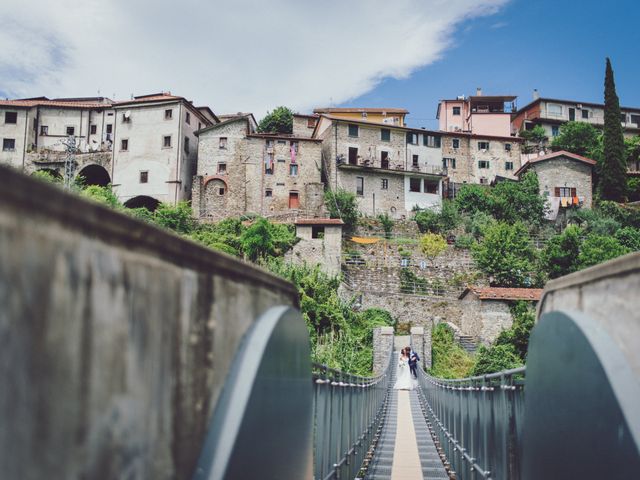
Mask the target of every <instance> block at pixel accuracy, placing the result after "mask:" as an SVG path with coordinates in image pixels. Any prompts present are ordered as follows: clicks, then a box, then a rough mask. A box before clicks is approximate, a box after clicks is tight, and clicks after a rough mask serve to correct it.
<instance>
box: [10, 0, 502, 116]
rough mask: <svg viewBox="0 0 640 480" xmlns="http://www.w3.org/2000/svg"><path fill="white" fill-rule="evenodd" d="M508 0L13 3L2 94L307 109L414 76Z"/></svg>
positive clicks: (233, 108)
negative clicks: (462, 29)
mask: <svg viewBox="0 0 640 480" xmlns="http://www.w3.org/2000/svg"><path fill="white" fill-rule="evenodd" d="M507 1H508V0H420V1H418V0H393V1H389V0H324V1H317V0H316V1H308V0H228V1H224V2H223V1H219V0H213V1H212V0H209V1H206V0H182V1H181V2H176V1H169V0H157V1H155V2H153V3H150V2H149V3H147V2H144V1H140V0H83V1H82V2H77V0H57V1H50V0H8V2H7V0H5V2H4V3H5V5H4V7H3V11H4V12H5V17H7V14H6V12H9V13H8V18H5V19H4V20H3V29H1V30H0V45H2V48H1V49H0V92H3V93H4V94H5V95H9V96H11V97H20V96H36V95H47V96H50V97H56V96H91V95H96V93H97V91H98V90H100V92H101V94H102V95H105V96H112V95H114V94H115V98H118V99H124V98H128V97H129V95H130V94H131V93H134V94H136V95H141V94H145V93H153V92H157V91H161V90H170V91H171V92H172V93H173V94H176V95H182V96H186V97H188V98H190V99H193V100H194V101H195V103H197V104H207V105H209V106H211V107H212V109H213V110H214V111H215V112H218V113H223V112H232V111H253V112H255V113H256V114H258V115H261V114H263V113H264V112H265V111H266V110H267V109H270V108H272V107H274V106H277V105H288V106H290V107H292V108H294V109H297V110H300V111H304V110H308V109H311V108H313V107H314V106H326V105H327V104H328V103H329V101H330V99H331V100H332V101H333V103H336V104H338V103H341V102H346V101H348V100H349V99H352V98H355V97H357V96H358V95H361V94H363V93H365V92H367V91H369V90H371V89H372V88H373V87H375V85H376V84H377V83H378V82H379V81H381V80H382V79H384V78H387V77H392V78H406V77H407V76H409V75H410V74H411V73H412V72H413V71H415V70H416V69H418V68H420V67H423V66H425V65H428V64H429V63H431V62H433V61H435V60H437V59H438V58H439V57H440V56H441V55H442V54H443V52H444V50H445V49H446V47H447V46H448V45H449V42H450V40H451V35H452V33H453V31H454V29H455V27H456V25H457V24H458V23H459V22H461V21H463V20H465V19H468V18H471V17H476V16H481V15H489V14H492V13H494V12H495V11H496V10H497V9H498V8H499V7H500V6H502V5H503V4H504V3H506V2H507ZM7 3H8V5H7ZM5 26H6V28H5Z"/></svg>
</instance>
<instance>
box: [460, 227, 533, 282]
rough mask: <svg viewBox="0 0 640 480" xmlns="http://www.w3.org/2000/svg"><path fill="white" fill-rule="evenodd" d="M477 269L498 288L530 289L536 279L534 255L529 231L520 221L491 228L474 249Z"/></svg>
mask: <svg viewBox="0 0 640 480" xmlns="http://www.w3.org/2000/svg"><path fill="white" fill-rule="evenodd" d="M472 252H473V257H474V259H475V261H476V263H477V265H478V267H479V268H480V269H481V270H482V271H483V272H484V273H485V274H486V275H488V276H490V277H491V278H492V281H491V284H492V285H495V286H499V287H529V286H531V284H532V283H534V280H533V279H532V278H531V275H532V273H535V272H534V270H535V269H534V261H535V252H534V249H533V246H532V244H531V239H530V238H529V233H528V231H527V228H526V227H525V226H524V225H523V224H522V223H520V222H517V223H514V224H513V225H509V224H508V223H504V222H498V223H496V224H495V225H493V226H491V227H488V228H487V230H486V231H485V235H484V238H483V240H482V241H481V242H480V243H477V244H475V245H474V246H473V248H472Z"/></svg>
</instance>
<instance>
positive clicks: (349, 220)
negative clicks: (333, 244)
mask: <svg viewBox="0 0 640 480" xmlns="http://www.w3.org/2000/svg"><path fill="white" fill-rule="evenodd" d="M324 203H325V205H326V206H327V208H328V209H329V216H330V217H331V218H341V219H342V221H343V222H344V229H345V231H347V232H351V231H353V230H354V229H355V227H356V224H357V223H358V217H359V216H360V212H359V211H358V203H357V202H356V196H355V195H354V194H353V193H351V192H348V191H347V190H343V189H338V190H337V191H335V192H334V191H332V190H327V191H326V192H325V194H324Z"/></svg>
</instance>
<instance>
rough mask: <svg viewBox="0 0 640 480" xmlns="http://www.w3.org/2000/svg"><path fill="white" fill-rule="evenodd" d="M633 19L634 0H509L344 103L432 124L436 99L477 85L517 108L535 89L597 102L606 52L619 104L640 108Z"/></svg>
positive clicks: (636, 13)
mask: <svg viewBox="0 0 640 480" xmlns="http://www.w3.org/2000/svg"><path fill="white" fill-rule="evenodd" d="M577 5H580V7H579V8H577ZM639 20H640V2H634V1H632V0H622V1H619V0H610V1H608V2H604V1H601V0H581V1H580V2H577V1H576V2H572V1H566V0H556V1H552V0H528V1H527V0H512V1H511V2H510V3H508V4H507V5H506V6H504V7H502V8H501V9H500V11H499V12H498V13H496V14H494V15H492V16H489V17H481V18H476V19H472V20H469V21H466V22H464V23H463V24H461V25H460V26H459V27H458V28H457V29H456V32H455V33H454V35H453V37H452V39H453V42H454V45H453V46H452V47H450V48H449V49H448V50H446V51H445V52H444V54H443V56H442V58H441V59H440V60H438V61H436V62H435V63H433V64H431V65H428V66H426V67H424V68H421V69H420V70H418V71H416V72H414V73H413V75H411V77H410V78H408V79H405V80H394V79H386V80H384V81H383V82H382V83H381V84H380V85H378V86H377V87H376V88H375V89H374V90H372V91H371V92H369V93H367V94H365V95H362V96H360V97H358V98H356V99H354V100H353V101H350V102H345V103H343V105H345V106H346V105H353V106H363V107H364V106H386V107H404V108H407V109H408V110H409V111H410V112H411V114H410V116H409V118H408V121H409V124H410V125H411V126H416V127H422V126H424V127H426V128H435V127H437V122H436V121H435V114H436V106H437V102H438V100H439V99H440V98H454V97H456V96H457V95H461V94H465V95H469V94H475V91H476V87H482V89H483V92H484V94H487V95H488V94H513V95H518V106H519V107H521V106H524V105H526V104H527V103H529V102H530V101H531V99H532V91H533V89H534V88H537V89H538V91H539V92H540V94H541V96H543V97H545V96H546V97H551V98H561V99H576V100H581V101H591V102H598V103H601V102H602V101H603V90H604V87H603V82H604V69H605V57H607V56H609V57H611V61H612V64H613V68H614V73H615V80H616V87H617V92H618V96H619V97H620V101H621V104H622V105H625V106H636V107H640V28H639V27H638V21H639Z"/></svg>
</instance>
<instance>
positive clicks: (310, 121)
mask: <svg viewBox="0 0 640 480" xmlns="http://www.w3.org/2000/svg"><path fill="white" fill-rule="evenodd" d="M315 126H316V119H315V118H307V128H315Z"/></svg>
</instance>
